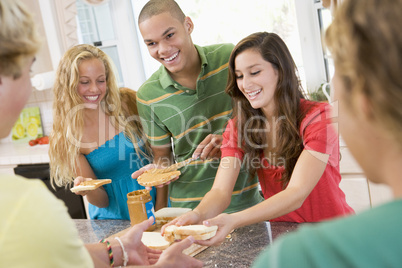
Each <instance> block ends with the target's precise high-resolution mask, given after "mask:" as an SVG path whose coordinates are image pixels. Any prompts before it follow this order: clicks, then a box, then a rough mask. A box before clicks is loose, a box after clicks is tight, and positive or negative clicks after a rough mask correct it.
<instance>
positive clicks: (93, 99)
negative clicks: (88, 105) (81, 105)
mask: <svg viewBox="0 0 402 268" xmlns="http://www.w3.org/2000/svg"><path fill="white" fill-rule="evenodd" d="M98 97H99V96H85V98H86V99H87V100H89V101H95V100H97V99H98Z"/></svg>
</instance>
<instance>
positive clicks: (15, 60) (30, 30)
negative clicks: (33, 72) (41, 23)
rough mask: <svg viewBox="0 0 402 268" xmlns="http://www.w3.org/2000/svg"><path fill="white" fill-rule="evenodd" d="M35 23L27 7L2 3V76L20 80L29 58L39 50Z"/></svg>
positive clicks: (12, 1)
mask: <svg viewBox="0 0 402 268" xmlns="http://www.w3.org/2000/svg"><path fill="white" fill-rule="evenodd" d="M39 47H40V41H39V38H38V33H37V31H36V27H35V23H34V21H33V19H32V16H31V14H30V13H29V12H28V11H27V10H26V9H25V7H24V6H23V5H22V4H21V3H20V2H19V1H15V0H1V1H0V74H2V75H5V76H12V77H13V78H14V79H16V78H19V77H20V76H21V73H22V68H23V65H24V64H26V63H25V60H26V59H27V58H28V57H33V56H34V55H35V54H36V52H37V51H38V50H39Z"/></svg>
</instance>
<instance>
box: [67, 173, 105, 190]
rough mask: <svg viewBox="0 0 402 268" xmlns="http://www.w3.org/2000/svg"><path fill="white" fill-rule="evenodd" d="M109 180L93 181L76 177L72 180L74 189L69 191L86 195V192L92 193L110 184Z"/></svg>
mask: <svg viewBox="0 0 402 268" xmlns="http://www.w3.org/2000/svg"><path fill="white" fill-rule="evenodd" d="M111 182H112V180H110V179H102V180H93V179H91V178H84V177H82V176H78V177H77V178H75V179H74V187H72V188H71V189H70V191H71V192H73V193H76V194H80V195H86V194H87V193H88V191H93V190H95V189H97V188H99V187H101V186H102V185H105V184H108V183H111Z"/></svg>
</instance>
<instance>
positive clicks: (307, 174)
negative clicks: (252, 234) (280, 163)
mask: <svg viewBox="0 0 402 268" xmlns="http://www.w3.org/2000/svg"><path fill="white" fill-rule="evenodd" d="M328 158H329V155H327V154H322V153H319V152H315V151H307V150H304V151H303V152H302V153H301V154H300V156H299V159H298V160H297V163H296V166H295V168H294V170H293V173H292V176H291V179H290V181H289V184H288V186H287V187H286V189H285V190H283V191H281V192H279V193H277V194H275V195H274V196H272V197H270V198H268V199H266V200H265V201H263V202H261V203H259V204H258V205H255V206H253V207H251V208H248V209H246V210H243V211H240V212H236V213H233V214H221V215H219V216H217V217H215V218H213V219H210V220H207V221H205V222H204V223H205V224H206V225H218V226H219V229H218V232H217V235H216V236H215V237H214V238H212V239H210V240H209V241H207V242H200V244H205V245H213V244H217V243H221V242H223V241H224V239H225V237H226V235H227V234H229V233H230V231H231V230H233V229H235V228H239V227H242V226H246V225H250V224H253V223H257V222H261V221H265V220H270V219H274V218H277V217H280V216H282V215H285V214H287V213H289V212H292V211H294V210H296V209H298V208H299V207H300V206H301V205H302V204H303V202H304V200H305V199H306V198H307V196H308V195H309V194H310V193H311V191H312V190H313V189H314V187H315V186H316V184H317V183H318V181H319V180H320V178H321V176H322V174H323V173H324V170H325V168H326V165H327V162H328Z"/></svg>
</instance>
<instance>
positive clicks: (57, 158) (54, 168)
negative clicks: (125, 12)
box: [49, 44, 147, 186]
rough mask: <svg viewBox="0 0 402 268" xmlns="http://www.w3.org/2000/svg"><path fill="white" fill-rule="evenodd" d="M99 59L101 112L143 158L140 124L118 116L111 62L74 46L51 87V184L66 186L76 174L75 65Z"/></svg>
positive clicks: (79, 129)
mask: <svg viewBox="0 0 402 268" xmlns="http://www.w3.org/2000/svg"><path fill="white" fill-rule="evenodd" d="M91 59H99V60H100V61H101V62H102V63H103V64H104V66H105V73H106V88H107V89H106V94H105V97H104V98H103V100H102V101H101V109H102V110H103V111H104V112H105V114H106V115H108V116H110V119H111V120H110V121H111V123H112V124H113V126H114V127H115V128H117V129H124V134H125V136H126V137H128V138H129V139H130V141H131V142H132V143H133V145H134V148H135V151H136V153H137V154H142V155H143V156H145V157H147V152H144V151H142V150H141V149H140V147H141V146H140V145H141V143H144V142H143V140H144V139H145V140H146V138H145V137H144V135H143V133H142V128H141V125H140V124H136V123H135V122H133V121H134V120H131V121H128V120H127V118H126V116H124V115H123V113H122V108H121V101H120V92H119V88H118V83H117V78H116V75H115V74H116V71H115V67H114V65H113V62H112V61H111V59H110V58H109V57H108V56H107V54H106V53H104V52H103V51H102V50H100V49H99V48H96V47H94V46H91V45H86V44H83V45H77V46H74V47H72V48H70V49H69V50H68V51H67V52H66V53H65V54H64V56H63V58H62V59H61V61H60V64H59V67H58V69H57V73H56V80H55V81H56V82H55V84H54V87H53V94H54V100H53V131H52V133H51V135H50V149H49V157H50V178H51V181H52V185H53V184H54V183H55V184H56V185H57V186H63V185H68V184H70V183H71V182H72V181H73V177H75V176H76V175H77V170H76V166H77V165H78V156H79V154H80V151H79V150H80V144H81V139H82V136H83V127H84V115H83V110H82V109H80V108H79V107H81V106H80V104H83V101H82V99H81V97H80V96H79V95H78V92H77V87H78V82H79V71H78V68H79V65H80V64H81V63H82V62H83V61H86V60H91Z"/></svg>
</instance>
